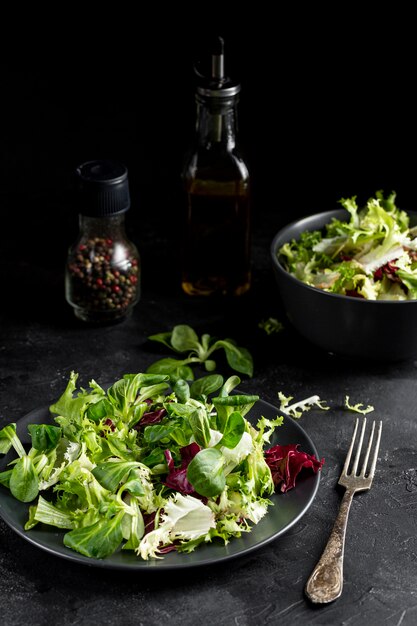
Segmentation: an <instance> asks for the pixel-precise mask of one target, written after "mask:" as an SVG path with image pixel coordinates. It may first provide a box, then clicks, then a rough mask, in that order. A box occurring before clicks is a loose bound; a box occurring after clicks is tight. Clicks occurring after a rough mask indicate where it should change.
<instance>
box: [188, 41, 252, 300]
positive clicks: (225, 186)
mask: <svg viewBox="0 0 417 626" xmlns="http://www.w3.org/2000/svg"><path fill="white" fill-rule="evenodd" d="M196 75H197V79H198V80H197V88H196V103H197V124H196V136H195V146H194V148H193V150H192V151H191V153H190V154H189V156H188V158H187V160H186V163H185V167H184V170H183V185H184V189H185V194H186V219H185V224H184V231H185V232H184V243H183V265H182V288H183V291H184V292H185V293H187V294H189V295H197V296H207V295H225V296H239V295H242V294H244V293H245V292H247V291H248V289H249V288H250V282H251V271H250V186H249V172H248V168H247V166H246V164H245V162H244V160H243V158H242V156H241V154H240V152H239V147H238V131H237V104H238V99H239V93H240V85H239V84H237V83H234V82H232V81H231V80H230V79H229V78H227V77H225V74H224V42H223V40H222V39H221V38H220V37H219V38H218V39H217V40H216V41H215V43H214V48H213V50H212V55H211V75H210V76H208V77H205V76H204V75H202V74H200V73H198V72H197V71H196Z"/></svg>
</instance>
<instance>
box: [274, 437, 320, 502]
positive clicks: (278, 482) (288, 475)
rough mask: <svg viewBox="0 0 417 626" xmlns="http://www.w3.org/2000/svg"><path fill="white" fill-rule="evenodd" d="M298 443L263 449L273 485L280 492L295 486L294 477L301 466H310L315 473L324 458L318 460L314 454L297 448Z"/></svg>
mask: <svg viewBox="0 0 417 626" xmlns="http://www.w3.org/2000/svg"><path fill="white" fill-rule="evenodd" d="M299 445H300V444H298V443H292V444H289V445H287V446H280V445H277V446H274V447H273V448H270V449H269V450H265V461H266V463H267V465H268V466H269V469H270V470H271V473H272V479H273V481H274V485H275V487H278V486H279V487H280V490H281V491H282V493H285V492H286V491H289V490H290V489H292V488H293V487H295V481H296V478H297V476H298V474H299V473H300V472H301V470H302V469H303V468H311V469H312V470H313V472H314V473H315V474H316V473H317V472H318V471H319V470H320V469H321V468H322V466H323V463H324V459H322V460H321V461H319V460H318V459H316V457H315V456H314V454H307V453H306V452H302V451H301V450H298V447H299Z"/></svg>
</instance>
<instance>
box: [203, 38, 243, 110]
mask: <svg viewBox="0 0 417 626" xmlns="http://www.w3.org/2000/svg"><path fill="white" fill-rule="evenodd" d="M194 72H195V74H196V76H197V80H198V82H197V93H198V94H199V95H200V96H205V97H209V98H230V97H231V96H235V95H236V94H238V93H239V91H240V84H239V83H236V82H234V81H232V80H231V79H230V78H228V77H227V76H226V75H225V73H224V40H223V39H222V37H216V38H215V39H214V40H213V42H212V45H211V69H210V72H209V75H204V74H202V73H201V72H200V71H199V70H198V69H197V67H196V66H194Z"/></svg>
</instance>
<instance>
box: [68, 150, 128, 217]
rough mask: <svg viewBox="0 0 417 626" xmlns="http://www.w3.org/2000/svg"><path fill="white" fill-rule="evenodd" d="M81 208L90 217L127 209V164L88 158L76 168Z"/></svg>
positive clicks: (108, 214)
mask: <svg viewBox="0 0 417 626" xmlns="http://www.w3.org/2000/svg"><path fill="white" fill-rule="evenodd" d="M76 175H77V188H78V210H79V213H81V214H82V215H86V216H88V217H106V216H110V215H116V214H117V213H124V212H125V211H127V210H128V209H129V207H130V193H129V179H128V171H127V167H126V166H125V165H124V164H123V163H119V162H117V161H111V160H96V161H87V162H86V163H83V164H82V165H79V166H78V167H77V169H76Z"/></svg>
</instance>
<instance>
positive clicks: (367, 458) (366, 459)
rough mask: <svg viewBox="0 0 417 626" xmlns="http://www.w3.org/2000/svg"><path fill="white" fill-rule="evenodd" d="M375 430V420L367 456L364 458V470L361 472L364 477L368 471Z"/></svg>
mask: <svg viewBox="0 0 417 626" xmlns="http://www.w3.org/2000/svg"><path fill="white" fill-rule="evenodd" d="M374 432H375V422H372V429H371V434H370V435H369V441H368V447H367V449H366V454H365V458H364V460H363V465H362V470H361V473H360V476H362V477H364V476H365V473H366V468H367V465H368V460H369V454H370V452H371V447H372V441H373V438H374Z"/></svg>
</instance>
